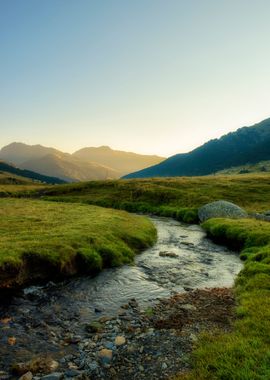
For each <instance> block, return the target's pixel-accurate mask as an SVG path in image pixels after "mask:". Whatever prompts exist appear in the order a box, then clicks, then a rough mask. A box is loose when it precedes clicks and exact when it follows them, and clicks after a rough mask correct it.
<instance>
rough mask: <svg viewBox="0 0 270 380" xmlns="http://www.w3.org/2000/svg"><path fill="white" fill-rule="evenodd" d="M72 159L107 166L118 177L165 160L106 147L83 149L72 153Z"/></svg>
mask: <svg viewBox="0 0 270 380" xmlns="http://www.w3.org/2000/svg"><path fill="white" fill-rule="evenodd" d="M73 157H76V158H78V159H80V160H82V161H85V162H97V163H99V164H101V165H105V166H109V167H111V168H113V169H114V170H116V171H117V172H119V173H120V176H123V175H125V174H128V173H130V172H133V171H137V170H140V169H144V168H147V167H149V166H152V165H155V164H158V163H160V162H161V161H164V159H165V158H164V157H159V156H153V155H152V156H151V155H143V154H137V153H132V152H124V151H121V150H113V149H111V148H110V147H108V146H100V147H97V148H94V147H89V148H83V149H80V150H78V151H77V152H75V153H73Z"/></svg>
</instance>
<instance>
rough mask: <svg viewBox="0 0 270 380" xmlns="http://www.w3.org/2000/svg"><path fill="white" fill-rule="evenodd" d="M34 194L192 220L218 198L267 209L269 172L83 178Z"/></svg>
mask: <svg viewBox="0 0 270 380" xmlns="http://www.w3.org/2000/svg"><path fill="white" fill-rule="evenodd" d="M35 196H42V197H43V198H44V199H50V200H55V201H64V202H82V203H87V204H95V205H99V206H103V207H113V208H117V209H124V210H127V211H130V212H144V213H153V214H157V215H162V216H172V217H174V218H176V219H178V220H181V221H184V222H187V223H196V222H197V221H198V217H197V209H198V207H200V206H202V205H204V204H206V203H208V202H211V201H215V200H218V199H224V200H228V201H231V202H234V203H236V204H238V205H239V206H241V207H243V208H245V209H246V210H247V211H264V210H267V209H269V208H270V175H269V174H261V175H243V176H208V177H182V178H156V179H145V180H116V181H98V182H84V183H77V184H68V185H61V186H54V187H50V188H48V189H43V190H40V191H39V190H37V191H36V192H35Z"/></svg>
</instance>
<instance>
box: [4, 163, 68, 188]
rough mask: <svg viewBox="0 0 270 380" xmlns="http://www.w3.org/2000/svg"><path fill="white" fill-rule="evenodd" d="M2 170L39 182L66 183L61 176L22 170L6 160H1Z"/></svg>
mask: <svg viewBox="0 0 270 380" xmlns="http://www.w3.org/2000/svg"><path fill="white" fill-rule="evenodd" d="M0 171H1V172H4V173H5V174H10V175H12V176H14V175H15V176H20V177H24V178H26V179H28V180H29V179H30V180H33V181H38V182H44V183H49V184H61V183H65V181H63V180H61V179H59V178H54V177H51V176H45V175H41V174H39V173H35V172H33V171H30V170H22V169H19V168H17V167H15V166H13V165H10V164H7V163H6V162H4V161H0ZM10 181H11V182H12V180H11V179H10ZM15 182H16V181H15ZM15 182H13V183H15Z"/></svg>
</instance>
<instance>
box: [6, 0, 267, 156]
mask: <svg viewBox="0 0 270 380" xmlns="http://www.w3.org/2000/svg"><path fill="white" fill-rule="evenodd" d="M269 11H270V4H269V3H268V2H267V1H265V0H259V1H257V2H256V3H254V4H246V2H245V1H244V0H236V1H232V0H229V1H227V2H226V3H222V4H220V3H219V4H217V3H216V2H215V1H214V0H206V1H205V2H203V4H202V3H200V2H198V1H197V0H191V1H190V2H188V3H186V2H184V1H179V0H169V1H168V2H166V4H165V3H164V2H163V1H161V0H155V1H154V0H148V1H145V0H144V1H143V0H138V1H137V2H136V3H126V2H125V1H124V0H115V1H114V2H113V4H112V3H109V2H106V1H105V2H103V3H97V2H94V1H85V0H79V1H76V3H75V2H74V1H72V0H65V1H63V0H54V1H52V0H48V1H46V2H36V1H34V0H24V2H21V1H19V0H14V1H13V2H12V3H10V2H2V3H1V4H0V21H1V22H0V43H1V55H2V60H1V65H2V70H1V72H0V81H1V89H2V91H1V92H0V111H1V112H0V123H1V126H2V131H1V132H2V134H1V135H2V136H1V137H2V145H3V146H5V145H8V144H9V143H11V142H13V141H23V142H25V143H27V144H30V145H36V144H42V145H44V146H52V147H55V148H56V149H59V150H61V151H64V152H69V153H71V152H75V151H76V150H78V149H80V148H82V147H85V146H91V147H98V146H110V147H111V148H112V149H115V150H122V151H128V152H135V153H138V154H151V155H159V156H163V157H169V156H172V155H174V154H178V153H186V152H189V151H191V150H193V149H194V148H196V147H198V146H200V145H202V144H204V143H205V142H207V141H208V140H210V139H214V138H219V137H221V136H223V135H225V134H227V133H229V132H232V131H235V130H236V129H238V128H240V127H243V126H250V125H253V124H255V123H257V122H259V121H261V120H264V119H266V118H268V117H269V100H268V98H269V90H270V88H269V87H270V73H269V69H268V68H269V61H270V53H269V50H268V49H267V46H268V35H269V32H270V26H269V23H268V14H269ZM228 26H229V27H228ZM258 74H260V76H258ZM258 99H260V101H259V102H258ZM85 141H88V142H87V144H85Z"/></svg>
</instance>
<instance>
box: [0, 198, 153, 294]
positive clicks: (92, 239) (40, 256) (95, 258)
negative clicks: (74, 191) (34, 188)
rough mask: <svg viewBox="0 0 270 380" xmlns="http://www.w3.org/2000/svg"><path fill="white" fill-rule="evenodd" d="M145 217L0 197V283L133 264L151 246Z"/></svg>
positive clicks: (151, 242)
mask: <svg viewBox="0 0 270 380" xmlns="http://www.w3.org/2000/svg"><path fill="white" fill-rule="evenodd" d="M155 239H156V230H155V227H154V226H153V224H152V223H151V222H150V221H149V220H148V219H146V218H144V217H140V216H136V215H130V214H128V213H126V212H124V211H117V210H112V209H104V208H101V207H97V206H88V205H81V204H65V203H59V204H56V203H55V202H42V201H38V200H29V199H10V198H3V199H0V287H1V286H2V287H3V286H13V284H14V285H22V284H24V283H28V282H33V281H35V280H38V279H48V278H51V277H52V278H54V277H57V276H62V275H73V274H76V273H96V272H98V271H100V270H102V269H103V268H105V267H111V266H118V265H122V264H126V263H130V262H132V260H133V258H134V255H135V253H137V252H139V251H140V250H142V249H144V248H146V247H149V246H151V245H152V244H153V243H154V241H155Z"/></svg>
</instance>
